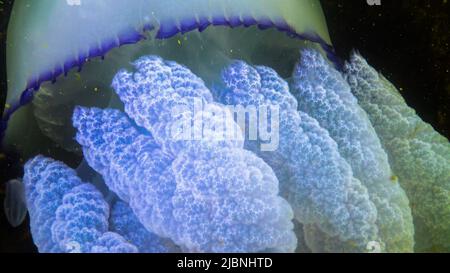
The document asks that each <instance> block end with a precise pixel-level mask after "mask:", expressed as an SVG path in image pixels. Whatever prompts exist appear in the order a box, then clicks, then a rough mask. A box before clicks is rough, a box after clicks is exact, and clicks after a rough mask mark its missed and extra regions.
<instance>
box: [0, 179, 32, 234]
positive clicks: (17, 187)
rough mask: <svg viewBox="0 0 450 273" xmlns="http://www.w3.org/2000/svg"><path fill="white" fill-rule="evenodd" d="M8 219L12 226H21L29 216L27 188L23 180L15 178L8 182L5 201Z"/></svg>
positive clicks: (4, 207) (4, 206) (4, 205)
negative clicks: (26, 198) (26, 197)
mask: <svg viewBox="0 0 450 273" xmlns="http://www.w3.org/2000/svg"><path fill="white" fill-rule="evenodd" d="M3 209H4V210H5V215H6V219H7V220H8V222H9V224H10V225H11V226H12V227H18V226H20V225H21V224H22V223H23V221H24V220H25V217H26V216H27V212H28V210H27V205H26V202H25V189H24V186H23V183H22V181H20V180H19V179H13V180H10V181H8V183H6V197H5V200H4V202H3Z"/></svg>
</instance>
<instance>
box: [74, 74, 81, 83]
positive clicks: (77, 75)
mask: <svg viewBox="0 0 450 273" xmlns="http://www.w3.org/2000/svg"><path fill="white" fill-rule="evenodd" d="M75 78H76V79H77V81H80V80H81V75H80V73H75Z"/></svg>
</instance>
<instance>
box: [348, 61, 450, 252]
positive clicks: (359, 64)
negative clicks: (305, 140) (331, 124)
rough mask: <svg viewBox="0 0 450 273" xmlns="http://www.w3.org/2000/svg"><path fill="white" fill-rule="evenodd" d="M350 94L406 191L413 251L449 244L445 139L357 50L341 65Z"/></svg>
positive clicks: (449, 162)
mask: <svg viewBox="0 0 450 273" xmlns="http://www.w3.org/2000/svg"><path fill="white" fill-rule="evenodd" d="M345 69H346V76H347V81H348V82H349V84H350V86H351V88H352V92H353V94H354V95H355V96H356V97H357V98H358V101H359V104H360V105H361V107H362V108H364V110H365V111H366V112H367V113H368V115H369V117H370V120H371V122H372V124H373V126H374V127H375V129H376V131H377V133H378V136H379V137H380V139H381V142H382V144H383V146H384V148H385V149H386V151H387V152H388V155H389V161H390V162H391V164H392V167H393V170H394V171H395V174H396V175H397V176H398V177H399V179H400V183H401V185H402V187H403V188H404V189H405V191H406V192H407V194H408V197H409V200H410V202H411V208H412V212H413V217H414V223H415V227H416V250H417V251H449V250H450V222H449V219H450V143H449V142H448V140H447V139H445V138H444V137H442V136H441V135H439V134H438V133H437V132H435V131H434V130H433V128H432V127H431V126H430V125H428V124H427V123H425V122H423V121H422V120H421V119H420V118H419V117H418V116H417V115H416V113H415V111H414V110H413V109H411V108H409V107H408V106H407V104H406V102H405V101H404V99H403V98H402V97H401V95H400V93H399V92H398V91H397V89H396V88H395V87H394V86H393V85H392V84H391V83H390V82H389V81H388V80H386V79H385V78H384V77H383V76H382V75H380V74H378V73H377V71H375V70H374V69H373V68H372V67H370V66H369V65H368V64H367V62H366V61H365V60H364V59H363V57H361V56H360V55H358V54H354V55H353V56H352V58H351V62H350V63H348V64H347V65H346V68H345Z"/></svg>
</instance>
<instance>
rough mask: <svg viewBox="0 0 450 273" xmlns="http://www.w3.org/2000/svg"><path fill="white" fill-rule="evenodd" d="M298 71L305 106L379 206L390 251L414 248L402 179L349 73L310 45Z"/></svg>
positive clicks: (296, 92)
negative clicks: (396, 174) (349, 81)
mask: <svg viewBox="0 0 450 273" xmlns="http://www.w3.org/2000/svg"><path fill="white" fill-rule="evenodd" d="M301 55H302V58H301V60H300V62H299V64H298V65H297V66H296V68H295V70H294V75H293V90H292V92H293V93H294V95H295V96H296V97H297V99H298V103H299V109H300V110H302V111H305V112H306V113H308V114H310V115H311V116H312V117H314V118H315V119H316V120H317V121H318V122H319V123H320V125H321V126H322V127H323V128H325V129H326V130H327V131H328V132H329V133H330V135H331V137H332V138H333V139H334V140H335V141H336V142H337V144H338V147H339V152H340V153H341V155H342V156H343V157H344V158H345V159H346V160H347V162H348V163H349V164H350V166H351V167H352V170H353V173H354V175H355V177H356V178H358V179H359V180H360V181H361V182H362V183H363V185H364V186H365V187H367V189H368V191H369V194H370V199H371V200H372V201H373V202H374V204H375V205H376V208H377V211H378V217H377V225H378V227H379V230H380V236H381V239H382V240H383V242H384V243H385V244H386V250H387V251H388V252H411V251H413V247H414V238H413V236H414V227H413V224H412V216H411V210H410V208H409V201H408V198H407V197H406V194H405V192H404V191H403V189H402V188H401V187H400V185H399V184H398V183H397V181H396V178H395V177H394V176H393V173H392V171H391V168H390V166H389V163H388V158H387V155H386V152H385V151H384V150H383V148H382V146H381V143H380V140H379V139H378V137H377V135H376V132H375V130H374V128H373V127H372V125H371V123H370V120H369V118H368V117H367V114H366V113H365V112H364V110H363V109H361V107H360V106H359V105H358V102H357V100H356V98H355V97H354V96H353V95H352V93H351V90H350V87H349V85H348V84H347V82H346V81H345V79H344V77H343V76H342V75H341V74H340V73H339V72H338V71H337V70H335V69H334V68H333V67H332V66H331V65H330V64H329V63H327V61H326V60H325V59H324V58H323V56H322V55H321V54H320V53H319V52H317V51H314V50H304V51H303V52H302V54H301Z"/></svg>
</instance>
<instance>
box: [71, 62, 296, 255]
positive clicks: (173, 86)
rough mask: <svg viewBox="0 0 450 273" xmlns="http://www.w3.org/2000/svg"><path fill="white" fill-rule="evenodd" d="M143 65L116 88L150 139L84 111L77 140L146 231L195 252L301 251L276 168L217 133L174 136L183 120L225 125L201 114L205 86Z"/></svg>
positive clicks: (174, 69)
mask: <svg viewBox="0 0 450 273" xmlns="http://www.w3.org/2000/svg"><path fill="white" fill-rule="evenodd" d="M134 65H135V68H136V70H137V71H136V72H135V73H129V72H126V71H121V72H119V73H118V75H117V76H116V77H115V79H114V81H113V87H114V88H115V90H116V92H117V93H118V95H119V97H120V98H121V100H122V101H123V102H124V103H125V109H126V112H127V114H128V115H129V116H130V117H131V118H132V119H133V120H134V122H136V123H137V124H138V125H140V126H142V127H144V128H145V129H147V130H148V131H146V130H144V129H142V128H139V127H137V126H136V125H135V123H134V122H133V121H132V120H130V119H129V118H128V117H127V116H126V115H125V114H123V113H121V112H119V111H115V110H103V111H102V110H99V109H86V108H77V109H76V111H75V113H74V117H73V120H74V126H75V127H76V128H77V129H78V134H77V141H78V142H79V143H80V144H81V145H82V147H83V151H84V154H85V157H86V160H87V161H88V163H89V165H90V166H91V167H92V168H94V169H95V170H96V171H98V172H99V173H101V174H102V175H103V177H104V179H105V181H106V183H107V184H108V185H109V187H110V188H111V189H112V190H113V191H115V192H116V193H117V194H118V195H119V196H121V198H123V200H125V201H127V202H128V203H129V205H130V207H131V208H132V209H133V211H134V212H135V213H136V216H137V217H138V219H139V220H140V222H141V223H142V224H143V225H144V226H145V228H146V229H148V230H149V231H152V232H154V233H155V234H157V235H159V236H161V237H165V238H170V239H172V241H174V242H175V243H176V244H177V245H180V246H181V247H182V248H183V249H186V250H187V251H191V252H258V251H281V252H285V251H294V250H295V247H296V239H295V234H294V233H293V230H292V229H293V224H292V222H291V220H292V217H293V213H292V210H291V208H290V206H289V204H288V203H287V202H286V201H285V200H284V199H282V198H281V197H279V196H278V180H277V178H276V176H275V174H274V173H273V171H272V169H271V168H270V167H269V166H268V165H267V164H265V163H264V161H263V160H262V159H260V158H258V157H257V156H256V155H254V154H253V153H250V152H248V151H245V150H244V149H243V148H242V146H243V141H241V140H240V139H239V138H237V139H236V140H229V139H227V138H222V139H219V140H217V138H216V137H217V135H216V134H217V132H216V131H214V130H211V131H209V133H206V135H203V136H201V138H200V139H199V140H192V139H189V140H186V139H180V138H178V137H173V136H174V135H173V134H174V132H173V130H172V129H173V128H174V126H175V125H177V124H178V123H179V122H180V121H187V122H188V124H193V125H194V127H195V128H194V131H196V130H200V129H203V130H200V131H203V132H204V131H208V130H205V127H208V128H213V127H216V126H219V125H220V123H221V122H222V121H223V120H222V119H220V118H217V117H215V116H214V115H208V112H207V111H200V112H199V113H196V112H195V111H194V108H195V100H194V98H197V99H199V100H200V101H203V102H211V101H212V95H211V93H210V92H209V90H208V89H206V87H205V86H204V84H203V82H202V81H201V80H200V79H199V78H197V77H196V76H195V75H193V74H192V73H191V72H190V71H189V70H188V69H186V68H185V67H182V66H180V65H178V64H176V63H173V62H165V61H163V60H162V59H160V58H158V57H143V58H141V59H139V60H138V61H137V62H135V64H134ZM213 108H217V109H216V110H217V111H219V110H221V109H223V106H221V105H214V106H213ZM198 121H203V122H206V125H205V124H202V123H198ZM198 124H200V125H198ZM228 125H231V126H234V127H237V125H236V124H234V123H233V122H232V124H228ZM177 128H178V127H177ZM210 133H211V134H210Z"/></svg>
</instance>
